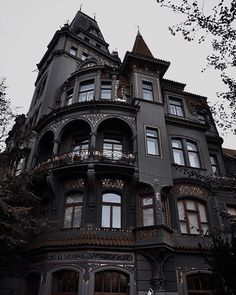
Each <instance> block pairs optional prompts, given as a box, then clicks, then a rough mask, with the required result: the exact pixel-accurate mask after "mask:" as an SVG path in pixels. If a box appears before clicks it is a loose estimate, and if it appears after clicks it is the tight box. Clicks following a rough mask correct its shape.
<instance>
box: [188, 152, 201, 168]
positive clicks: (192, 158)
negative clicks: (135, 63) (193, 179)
mask: <svg viewBox="0 0 236 295" xmlns="http://www.w3.org/2000/svg"><path fill="white" fill-rule="evenodd" d="M188 157H189V164H190V166H191V167H195V168H200V162H199V158H198V154H197V153H193V152H188Z"/></svg>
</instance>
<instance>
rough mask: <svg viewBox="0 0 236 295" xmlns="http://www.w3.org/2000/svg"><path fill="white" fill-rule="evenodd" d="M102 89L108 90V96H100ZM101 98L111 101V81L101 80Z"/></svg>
mask: <svg viewBox="0 0 236 295" xmlns="http://www.w3.org/2000/svg"><path fill="white" fill-rule="evenodd" d="M108 86H109V87H108ZM103 91H110V98H105V97H102V93H103ZM100 98H101V99H104V100H108V101H111V100H112V81H101V95H100Z"/></svg>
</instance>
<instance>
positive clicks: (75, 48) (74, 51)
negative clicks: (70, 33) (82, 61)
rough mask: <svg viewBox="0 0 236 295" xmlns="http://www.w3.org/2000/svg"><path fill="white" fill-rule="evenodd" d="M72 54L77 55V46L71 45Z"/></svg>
mask: <svg viewBox="0 0 236 295" xmlns="http://www.w3.org/2000/svg"><path fill="white" fill-rule="evenodd" d="M70 54H72V55H74V56H76V55H77V47H75V46H71V48H70Z"/></svg>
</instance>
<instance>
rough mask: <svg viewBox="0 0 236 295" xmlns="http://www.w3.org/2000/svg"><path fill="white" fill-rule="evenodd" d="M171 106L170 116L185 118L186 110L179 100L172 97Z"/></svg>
mask: <svg viewBox="0 0 236 295" xmlns="http://www.w3.org/2000/svg"><path fill="white" fill-rule="evenodd" d="M169 105H170V114H171V115H174V116H179V117H183V116H184V109H183V104H182V101H181V100H180V99H178V98H174V97H170V99H169Z"/></svg>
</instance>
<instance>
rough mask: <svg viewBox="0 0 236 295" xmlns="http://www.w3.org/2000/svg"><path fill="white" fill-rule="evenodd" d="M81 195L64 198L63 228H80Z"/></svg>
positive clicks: (76, 194) (74, 194)
mask: <svg viewBox="0 0 236 295" xmlns="http://www.w3.org/2000/svg"><path fill="white" fill-rule="evenodd" d="M82 205H83V194H82V193H73V194H70V195H67V196H66V198H65V212H64V223H63V227H64V228H75V227H80V224H81V217H82Z"/></svg>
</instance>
